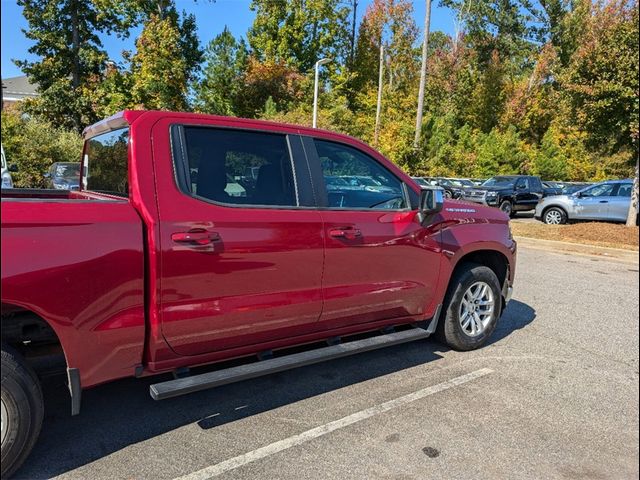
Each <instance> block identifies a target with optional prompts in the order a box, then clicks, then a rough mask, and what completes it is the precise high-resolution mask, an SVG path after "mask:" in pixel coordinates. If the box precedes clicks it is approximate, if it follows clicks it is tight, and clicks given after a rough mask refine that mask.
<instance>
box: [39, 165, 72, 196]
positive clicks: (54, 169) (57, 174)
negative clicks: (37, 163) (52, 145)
mask: <svg viewBox="0 0 640 480" xmlns="http://www.w3.org/2000/svg"><path fill="white" fill-rule="evenodd" d="M45 177H46V178H47V181H48V184H49V188H54V189H56V190H78V188H80V163H79V162H78V163H75V162H73V163H72V162H56V163H53V164H51V167H49V171H48V172H47V173H46V174H45Z"/></svg>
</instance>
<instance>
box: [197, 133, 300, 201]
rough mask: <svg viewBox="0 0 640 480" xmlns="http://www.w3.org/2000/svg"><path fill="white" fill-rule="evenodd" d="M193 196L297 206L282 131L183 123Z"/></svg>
mask: <svg viewBox="0 0 640 480" xmlns="http://www.w3.org/2000/svg"><path fill="white" fill-rule="evenodd" d="M184 139H185V143H186V156H187V163H188V171H187V172H186V174H185V176H186V177H187V178H186V181H185V183H186V188H187V190H188V192H186V193H189V194H191V195H194V196H196V197H202V198H206V199H208V200H212V201H214V202H219V203H225V204H239V205H253V206H282V207H292V206H297V204H298V202H297V196H296V189H295V183H294V179H293V169H292V167H291V155H290V153H289V147H288V144H287V139H286V136H284V135H278V134H271V133H262V132H249V131H240V130H229V129H220V128H207V127H184Z"/></svg>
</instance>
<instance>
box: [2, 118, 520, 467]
mask: <svg viewBox="0 0 640 480" xmlns="http://www.w3.org/2000/svg"><path fill="white" fill-rule="evenodd" d="M84 138H85V147H84V161H83V165H82V167H81V177H82V179H83V180H82V182H81V186H80V189H79V190H78V191H74V192H69V191H65V190H47V191H42V190H39V191H36V192H33V191H30V190H23V189H13V190H4V191H3V192H2V202H1V207H0V208H1V213H2V215H1V222H2V223H1V225H2V235H1V247H2V251H3V259H2V265H1V285H0V286H1V289H0V294H1V297H2V317H1V321H2V324H1V325H2V332H1V333H2V397H1V398H2V426H3V439H2V472H1V473H2V477H3V478H4V477H7V476H10V475H11V474H12V473H13V472H15V471H16V469H18V468H19V467H20V464H21V463H22V462H23V461H24V460H25V458H27V455H28V454H29V451H30V450H31V448H32V447H33V445H34V443H35V441H36V438H37V437H38V434H39V431H40V427H41V423H42V417H43V409H44V405H43V398H42V395H41V393H40V391H41V390H40V385H39V382H40V380H39V375H41V374H42V373H43V372H42V371H41V370H40V367H42V366H46V367H47V369H48V371H49V372H51V369H54V368H55V367H56V366H59V367H60V368H61V369H62V371H65V370H66V373H67V378H68V383H69V391H70V396H71V411H72V414H73V415H76V414H78V413H79V412H80V405H81V402H80V400H81V393H82V391H83V390H84V389H87V388H91V387H94V386H96V385H100V384H103V383H105V382H108V381H112V380H116V379H121V378H125V377H143V376H150V375H157V374H160V373H171V372H174V373H178V372H180V373H181V375H188V377H187V378H179V376H178V375H176V376H177V377H178V378H175V379H167V378H166V377H165V378H162V379H159V380H157V381H156V382H154V383H153V384H152V385H151V386H150V390H149V391H150V394H151V396H152V397H153V398H154V399H155V400H162V399H165V398H171V397H175V396H178V395H182V394H187V393H191V392H195V391H199V390H203V389H206V388H211V387H214V386H217V385H221V384H224V383H230V382H233V381H238V380H241V379H242V380H244V379H247V378H252V377H257V376H260V375H265V374H268V373H271V372H274V371H281V370H283V369H286V368H293V367H296V366H300V365H308V364H310V363H314V362H319V361H323V360H327V359H333V358H338V357H341V356H345V355H349V354H354V353H358V352H362V351H366V350H371V349H373V348H379V347H383V346H389V345H395V344H399V343H403V342H407V341H411V340H417V339H420V338H425V337H428V336H429V335H431V334H433V333H434V332H436V329H438V330H437V331H438V332H439V337H440V338H442V339H443V340H444V342H445V343H446V344H447V345H449V346H450V347H451V348H454V349H457V350H472V349H475V348H478V347H481V346H482V345H484V344H485V343H486V342H487V340H488V339H489V337H490V336H491V334H492V332H493V331H494V330H495V328H496V324H497V322H498V319H499V317H500V315H501V313H502V311H503V309H504V306H505V305H506V303H507V302H508V301H509V298H510V297H511V291H512V284H513V279H514V274H515V258H516V257H515V256H516V243H515V241H514V240H513V238H512V236H511V232H510V229H509V219H508V217H507V216H506V215H504V214H503V213H502V212H500V211H498V210H495V209H491V208H485V207H482V206H472V207H473V208H461V207H460V205H459V204H453V203H450V202H449V201H445V200H444V199H443V192H442V189H440V188H437V187H427V188H422V189H421V188H420V187H419V186H418V185H416V184H415V183H414V182H413V181H412V180H411V178H410V177H408V176H407V175H406V174H404V173H403V172H402V171H401V170H400V169H399V168H398V167H397V166H395V165H394V164H393V163H392V162H390V161H389V160H387V159H385V158H384V157H383V156H382V155H381V154H380V153H378V152H376V151H375V150H373V149H372V148H371V147H369V146H367V145H366V144H364V143H362V142H360V141H358V140H356V139H353V138H351V137H348V136H345V135H340V134H334V133H331V132H326V131H320V130H317V129H312V128H305V127H298V126H290V125H278V124H275V123H272V122H263V121H258V120H242V119H238V118H226V117H220V116H209V115H200V114H189V113H172V112H160V111H155V112H145V111H126V112H122V113H120V114H116V115H114V116H112V117H110V118H109V119H108V120H105V121H102V122H99V123H97V124H95V125H93V126H91V127H88V128H87V129H86V130H85V132H84ZM229 158H233V162H229V161H228V159H229ZM258 161H259V162H258ZM247 162H252V163H251V165H255V164H257V163H259V164H260V167H259V169H258V171H257V174H256V181H255V188H253V189H250V190H247V191H246V195H244V196H232V195H229V194H228V192H227V191H226V186H227V184H228V182H229V181H230V180H229V178H231V179H232V181H235V180H233V179H235V177H236V176H237V175H240V176H241V175H243V173H244V167H245V166H246V165H244V164H246V163H247ZM192 172H197V176H196V177H195V178H194V176H193V175H192ZM336 172H342V173H345V172H347V173H349V172H352V173H353V175H355V176H358V175H362V174H363V173H364V174H366V176H370V177H371V178H378V179H381V180H382V179H383V180H384V181H383V182H382V181H381V183H384V184H385V185H387V186H390V187H391V188H393V189H394V191H396V192H398V193H388V192H381V191H367V190H353V191H341V192H332V191H330V190H329V189H328V188H326V183H325V180H324V178H323V177H325V176H332V175H335V173H336ZM34 226H37V228H34ZM365 333H366V334H367V335H363V334H365ZM354 335H357V336H356V337H355V338H354ZM317 342H326V343H325V344H328V346H325V347H321V348H313V349H311V348H312V347H313V346H314V345H317ZM300 345H308V346H307V347H305V348H306V351H305V350H304V349H302V348H298V349H297V350H295V351H294V352H293V353H292V352H291V350H288V351H284V352H282V351H281V352H279V353H278V352H276V356H275V357H274V358H272V359H265V358H268V356H269V354H270V352H273V351H277V350H282V349H286V348H288V347H293V346H300ZM309 345H311V346H309ZM310 349H311V350H310ZM239 357H248V359H249V358H261V359H262V361H259V362H258V361H255V362H253V363H246V364H243V365H241V366H236V367H228V368H225V369H222V370H220V369H218V370H217V371H213V372H207V373H199V374H191V373H193V372H192V371H190V370H189V367H192V366H196V365H205V364H210V363H213V362H219V361H222V360H227V359H232V358H239ZM267 393H268V392H265V394H267ZM122 402H123V405H126V399H125V398H123V399H122ZM113 421H114V422H117V421H118V419H117V418H114V419H113ZM77 441H78V442H81V441H82V439H81V438H78V439H77Z"/></svg>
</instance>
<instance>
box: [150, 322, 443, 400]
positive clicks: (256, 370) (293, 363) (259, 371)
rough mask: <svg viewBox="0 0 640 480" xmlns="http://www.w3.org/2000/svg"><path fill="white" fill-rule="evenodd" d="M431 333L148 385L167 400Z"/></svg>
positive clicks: (407, 334)
mask: <svg viewBox="0 0 640 480" xmlns="http://www.w3.org/2000/svg"><path fill="white" fill-rule="evenodd" d="M436 318H437V317H436ZM430 334H431V332H429V331H428V330H424V329H422V328H412V329H411V330H403V331H400V332H395V333H389V334H386V335H378V336H376V337H370V338H365V339H363V340H354V341H352V342H346V343H340V344H338V345H332V346H330V347H323V348H317V349H315V350H309V351H307V352H300V353H294V354H291V355H286V356H283V357H276V358H272V359H269V360H263V361H261V362H256V363H250V364H247V365H240V366H238V367H231V368H226V369H224V370H218V371H215V372H208V373H203V374H200V375H194V376H192V377H186V378H177V379H175V380H169V381H166V382H162V383H156V384H154V385H151V386H150V387H149V393H150V394H151V398H153V399H154V400H164V399H166V398H172V397H177V396H180V395H185V394H187V393H193V392H198V391H200V390H206V389H208V388H213V387H219V386H221V385H226V384H228V383H234V382H240V381H242V380H247V379H250V378H256V377H261V376H263V375H269V374H270V373H276V372H282V371H284V370H289V369H292V368H296V367H303V366H305V365H312V364H314V363H320V362H324V361H327V360H334V359H336V358H342V357H346V356H348V355H354V354H356V353H362V352H367V351H369V350H375V349H378V348H383V347H390V346H392V345H398V344H401V343H406V342H413V341H414V340H420V339H422V338H427V337H428V336H429V335H430Z"/></svg>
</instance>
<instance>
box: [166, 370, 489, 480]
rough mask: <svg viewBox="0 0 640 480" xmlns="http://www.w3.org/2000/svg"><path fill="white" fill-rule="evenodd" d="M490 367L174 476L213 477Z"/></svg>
mask: <svg viewBox="0 0 640 480" xmlns="http://www.w3.org/2000/svg"><path fill="white" fill-rule="evenodd" d="M492 371H493V370H491V369H489V368H481V369H480V370H476V371H474V372H470V373H467V374H465V375H461V376H459V377H455V378H452V379H451V380H447V381H446V382H442V383H439V384H437V385H433V386H431V387H426V388H423V389H421V390H418V391H416V392H413V393H409V394H407V395H403V396H402V397H398V398H396V399H393V400H389V401H388V402H384V403H381V404H379V405H375V406H373V407H370V408H367V409H365V410H361V411H359V412H356V413H353V414H351V415H348V416H346V417H343V418H341V419H339V420H335V421H333V422H329V423H327V424H325V425H321V426H319V427H316V428H312V429H311V430H307V431H306V432H302V433H300V434H298V435H294V436H292V437H289V438H285V439H284V440H280V441H277V442H274V443H272V444H270V445H266V446H264V447H260V448H258V449H256V450H253V451H251V452H248V453H245V454H243V455H238V456H237V457H233V458H230V459H229V460H225V461H224V462H220V463H218V464H216V465H211V466H209V467H206V468H203V469H202V470H198V471H196V472H193V473H189V474H187V475H185V476H183V477H179V478H176V479H174V480H206V479H209V478H212V477H217V476H218V475H222V474H223V473H225V472H228V471H230V470H234V469H236V468H239V467H242V466H243V465H246V464H247V463H251V462H255V461H256V460H260V459H262V458H265V457H268V456H271V455H273V454H275V453H278V452H282V451H283V450H287V449H289V448H291V447H295V446H297V445H301V444H303V443H306V442H308V441H310V440H313V439H314V438H318V437H321V436H323V435H326V434H328V433H331V432H333V431H335V430H339V429H341V428H344V427H347V426H349V425H353V424H354V423H357V422H361V421H362V420H366V419H367V418H371V417H373V416H375V415H379V414H381V413H384V412H388V411H389V410H392V409H394V408H397V407H400V406H402V405H406V404H408V403H411V402H415V401H416V400H420V399H421V398H425V397H428V396H429V395H433V394H434V393H438V392H442V391H443V390H448V389H450V388H453V387H457V386H458V385H462V384H463V383H467V382H470V381H472V380H475V379H477V378H480V377H483V376H485V375H488V374H490V373H491V372H492Z"/></svg>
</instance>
